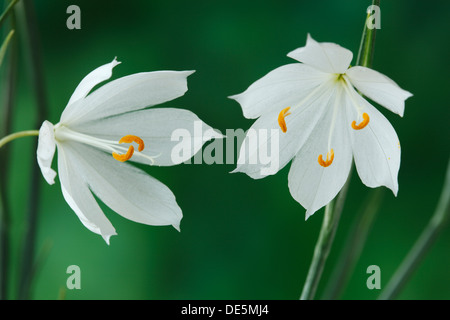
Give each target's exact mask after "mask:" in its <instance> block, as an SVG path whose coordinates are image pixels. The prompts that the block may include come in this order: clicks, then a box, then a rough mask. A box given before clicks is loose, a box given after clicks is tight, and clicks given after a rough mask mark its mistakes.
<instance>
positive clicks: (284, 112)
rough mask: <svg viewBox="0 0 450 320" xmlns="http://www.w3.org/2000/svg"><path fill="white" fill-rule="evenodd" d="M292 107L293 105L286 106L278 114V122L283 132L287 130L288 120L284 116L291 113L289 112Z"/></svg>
mask: <svg viewBox="0 0 450 320" xmlns="http://www.w3.org/2000/svg"><path fill="white" fill-rule="evenodd" d="M290 108H291V107H287V108H284V109H283V110H281V112H280V114H279V115H278V124H279V125H280V128H281V131H283V132H286V131H287V127H286V121H285V120H284V118H285V117H287V116H288V115H290V114H291V113H290V112H288V111H289V109H290Z"/></svg>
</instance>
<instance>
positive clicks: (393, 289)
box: [378, 161, 450, 300]
mask: <svg viewBox="0 0 450 320" xmlns="http://www.w3.org/2000/svg"><path fill="white" fill-rule="evenodd" d="M449 220H450V161H449V163H448V167H447V174H446V177H445V181H444V187H443V188H442V193H441V196H440V199H439V202H438V205H437V208H436V211H435V212H434V214H433V216H432V217H431V219H430V221H429V222H428V225H427V226H426V227H425V229H424V230H423V232H422V234H421V235H420V237H419V238H418V239H417V241H416V243H415V244H414V246H413V247H412V249H411V250H410V251H409V253H408V255H407V256H406V258H405V259H404V260H403V262H402V263H401V265H400V266H399V267H398V269H397V271H396V272H395V274H394V275H393V276H392V278H391V280H390V281H389V283H388V284H387V286H386V288H385V289H384V291H383V292H382V293H381V295H380V296H379V298H378V299H379V300H390V299H395V298H396V297H397V296H398V294H399V293H400V292H401V290H402V289H403V287H404V286H405V284H406V282H407V281H408V280H409V279H410V277H411V275H412V274H413V272H414V271H415V270H416V268H417V267H418V265H419V264H420V262H421V261H422V259H423V258H424V257H425V255H426V253H427V252H428V250H429V249H430V247H431V246H432V245H433V243H434V241H435V240H436V238H437V237H438V235H439V234H440V233H441V232H442V230H443V229H444V228H445V227H446V226H447V223H448V222H449Z"/></svg>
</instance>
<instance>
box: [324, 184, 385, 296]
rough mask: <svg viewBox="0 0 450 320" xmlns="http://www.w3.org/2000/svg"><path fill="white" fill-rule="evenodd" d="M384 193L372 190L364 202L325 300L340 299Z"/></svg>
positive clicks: (328, 286) (328, 287) (326, 292)
mask: <svg viewBox="0 0 450 320" xmlns="http://www.w3.org/2000/svg"><path fill="white" fill-rule="evenodd" d="M384 192H385V189H384V188H376V189H374V190H371V193H370V196H369V199H368V200H367V201H365V202H364V208H363V209H362V210H361V212H360V213H358V215H357V221H356V222H355V223H354V224H353V227H352V230H351V232H350V235H349V236H348V238H347V241H346V243H345V245H344V250H343V252H342V253H341V254H340V255H339V262H338V263H337V265H336V267H335V268H334V272H333V275H332V277H331V280H330V282H329V283H328V284H327V288H326V289H325V292H324V294H323V296H322V299H323V300H332V299H337V298H339V296H340V294H341V292H342V290H343V289H344V287H345V286H346V284H347V282H348V280H349V278H350V275H351V274H352V272H353V270H354V269H355V265H356V262H357V261H358V259H359V256H360V255H361V252H362V249H363V248H364V245H365V243H366V239H367V235H368V234H369V231H370V229H371V227H372V225H373V221H374V220H375V216H376V214H377V212H378V209H379V207H380V204H381V198H382V197H383V195H384Z"/></svg>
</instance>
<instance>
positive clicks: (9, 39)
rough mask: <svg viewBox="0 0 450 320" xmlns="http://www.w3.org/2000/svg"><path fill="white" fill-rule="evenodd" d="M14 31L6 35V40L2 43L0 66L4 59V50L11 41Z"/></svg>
mask: <svg viewBox="0 0 450 320" xmlns="http://www.w3.org/2000/svg"><path fill="white" fill-rule="evenodd" d="M14 32H15V31H14V30H11V31H10V32H9V33H8V35H7V36H6V39H5V40H4V41H3V44H2V46H1V47H0V66H1V65H2V64H3V58H4V57H5V54H6V49H8V45H9V42H10V41H11V39H12V37H13V35H14Z"/></svg>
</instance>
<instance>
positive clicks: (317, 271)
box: [300, 170, 352, 300]
mask: <svg viewBox="0 0 450 320" xmlns="http://www.w3.org/2000/svg"><path fill="white" fill-rule="evenodd" d="M351 171H352V170H351ZM351 171H350V174H349V176H348V178H347V182H346V183H345V184H344V186H343V187H342V190H341V192H339V195H338V196H337V197H336V198H335V199H333V200H332V201H331V202H330V203H329V204H327V206H326V207H325V215H324V217H323V222H322V227H321V229H320V233H319V239H318V240H317V243H316V247H315V248H314V255H313V259H312V261H311V265H310V267H309V271H308V275H307V277H306V281H305V285H304V286H303V291H302V294H301V296H300V300H312V299H314V296H315V294H316V291H317V287H318V285H319V281H320V278H321V276H322V271H323V268H324V267H325V262H326V260H327V258H328V254H329V253H330V249H331V245H332V244H333V240H334V236H335V234H336V230H337V226H338V224H339V218H340V217H341V213H342V209H343V208H344V203H345V198H346V196H347V190H348V186H349V184H350V180H351Z"/></svg>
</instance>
